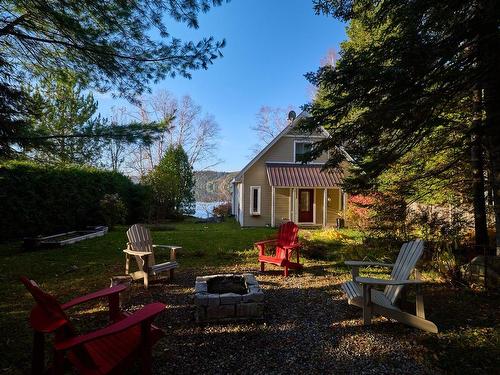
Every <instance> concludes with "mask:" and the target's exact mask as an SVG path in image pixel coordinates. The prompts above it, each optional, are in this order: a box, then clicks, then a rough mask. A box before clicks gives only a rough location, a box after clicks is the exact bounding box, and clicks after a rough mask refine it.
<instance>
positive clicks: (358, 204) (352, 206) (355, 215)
mask: <svg viewBox="0 0 500 375" xmlns="http://www.w3.org/2000/svg"><path fill="white" fill-rule="evenodd" d="M373 201H374V199H373V198H372V197H370V196H367V195H351V196H349V199H348V201H347V210H346V220H347V223H348V225H349V227H351V228H354V229H358V230H360V231H363V232H365V231H367V230H369V229H370V228H371V227H372V218H373V216H374V214H375V213H374V212H373V209H371V205H372V204H373Z"/></svg>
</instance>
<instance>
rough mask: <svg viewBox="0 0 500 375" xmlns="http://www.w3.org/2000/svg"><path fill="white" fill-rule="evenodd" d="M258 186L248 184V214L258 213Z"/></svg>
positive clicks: (259, 198) (259, 197)
mask: <svg viewBox="0 0 500 375" xmlns="http://www.w3.org/2000/svg"><path fill="white" fill-rule="evenodd" d="M260 191H261V189H260V186H250V215H260V201H261V194H260Z"/></svg>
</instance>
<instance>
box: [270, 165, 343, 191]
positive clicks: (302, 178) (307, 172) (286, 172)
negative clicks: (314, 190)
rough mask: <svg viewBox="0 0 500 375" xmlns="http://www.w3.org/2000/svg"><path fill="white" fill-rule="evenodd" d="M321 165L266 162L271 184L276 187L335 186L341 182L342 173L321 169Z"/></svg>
mask: <svg viewBox="0 0 500 375" xmlns="http://www.w3.org/2000/svg"><path fill="white" fill-rule="evenodd" d="M321 167H322V166H321V165H306V164H297V165H294V164H292V165H291V164H274V163H268V164H266V169H267V177H268V178H269V184H270V185H271V186H278V187H323V188H324V187H335V186H338V185H339V184H341V183H342V179H343V173H342V172H341V171H337V170H328V171H322V170H321Z"/></svg>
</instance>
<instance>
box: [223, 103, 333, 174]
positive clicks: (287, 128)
mask: <svg viewBox="0 0 500 375" xmlns="http://www.w3.org/2000/svg"><path fill="white" fill-rule="evenodd" d="M308 116H309V114H308V113H307V112H305V111H302V112H300V114H299V115H298V116H297V117H296V118H295V119H294V120H293V121H292V122H291V123H290V124H289V125H287V126H286V127H285V128H284V129H283V130H282V131H281V132H280V133H279V134H278V135H277V136H276V137H275V138H274V139H273V140H272V141H271V142H269V143H268V144H267V146H266V147H264V148H263V149H262V150H261V151H260V152H259V153H258V154H257V155H255V157H254V158H253V159H252V160H250V162H249V163H248V164H247V165H245V167H244V168H243V169H242V170H241V171H240V172H239V173H238V174H237V175H236V176H234V180H233V181H238V180H240V179H241V176H243V175H244V174H245V172H246V171H247V170H248V169H250V167H251V166H252V165H254V164H255V163H256V162H257V160H259V159H260V158H261V157H262V156H263V155H264V154H265V153H266V152H267V151H268V150H269V149H270V148H271V147H273V146H274V145H275V144H276V142H278V141H279V140H280V139H281V138H282V137H283V136H284V135H286V134H287V133H288V131H289V130H290V129H292V128H293V127H294V126H295V124H296V123H297V121H299V120H300V119H301V118H304V117H308ZM320 130H321V132H322V133H323V134H324V135H325V137H328V136H329V134H328V132H327V131H326V130H325V129H324V128H323V127H322V126H320Z"/></svg>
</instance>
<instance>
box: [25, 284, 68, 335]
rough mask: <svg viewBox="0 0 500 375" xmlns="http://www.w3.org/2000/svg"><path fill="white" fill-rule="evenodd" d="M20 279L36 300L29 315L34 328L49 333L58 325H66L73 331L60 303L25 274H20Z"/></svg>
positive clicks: (58, 326)
mask: <svg viewBox="0 0 500 375" xmlns="http://www.w3.org/2000/svg"><path fill="white" fill-rule="evenodd" d="M20 279H21V282H22V283H23V284H24V286H25V287H26V289H28V291H29V292H30V293H31V295H32V296H33V299H34V300H35V302H36V305H35V307H33V309H32V311H31V316H30V323H31V326H32V327H33V329H34V330H36V331H39V332H43V333H49V332H53V331H54V330H55V329H58V328H60V327H63V326H68V327H69V328H70V330H71V331H74V328H73V327H71V324H70V322H69V318H68V317H67V315H66V313H65V312H64V311H63V309H62V308H61V304H60V303H59V302H57V300H56V299H55V298H54V297H53V296H51V295H50V294H48V293H45V292H44V291H43V290H42V289H40V287H39V286H38V285H37V284H36V283H35V282H34V281H33V280H30V279H28V278H27V277H25V276H21V278H20Z"/></svg>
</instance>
